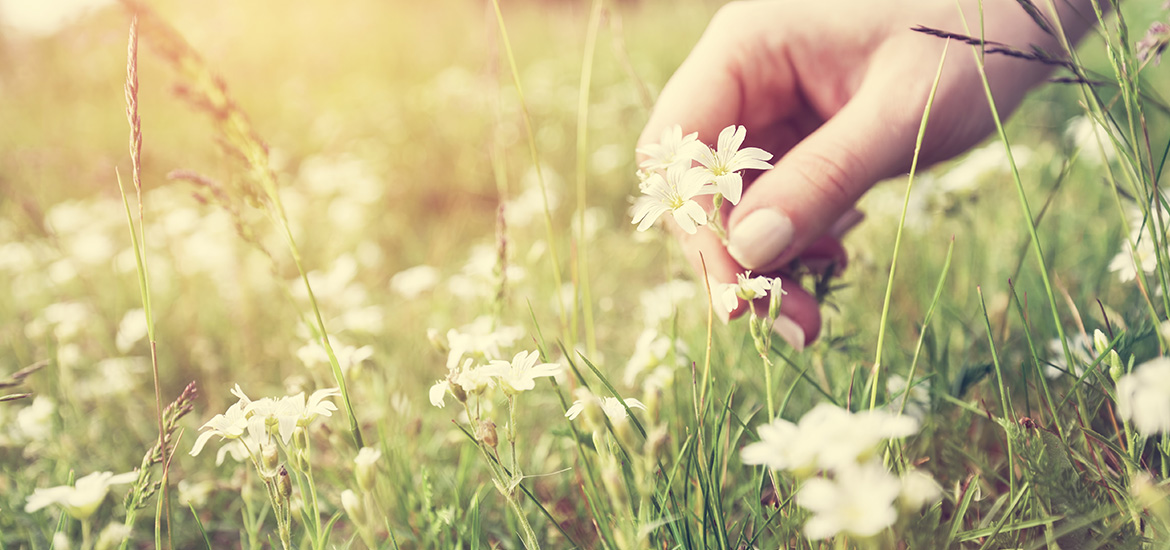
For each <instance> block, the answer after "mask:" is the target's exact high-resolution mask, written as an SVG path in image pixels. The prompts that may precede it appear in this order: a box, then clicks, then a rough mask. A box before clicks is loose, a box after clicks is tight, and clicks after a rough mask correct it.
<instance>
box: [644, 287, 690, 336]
mask: <svg viewBox="0 0 1170 550" xmlns="http://www.w3.org/2000/svg"><path fill="white" fill-rule="evenodd" d="M696 288H697V287H696V285H695V283H693V282H691V281H683V280H671V281H667V282H665V283H662V284H660V285H658V286H656V287H654V288H652V289H650V290H643V291H642V294H641V295H640V296H639V298H638V301H639V302H640V303H641V304H642V310H643V312H644V314H643V315H644V317H643V320H644V321H645V323H646V326H647V327H656V326H659V323H661V322H663V321H666V320H669V319H670V318H671V317H673V316H674V312H675V309H676V308H677V307H678V306H679V305H680V304H684V303H686V302H687V301H689V300H692V299H693V298H694V297H695V295H696Z"/></svg>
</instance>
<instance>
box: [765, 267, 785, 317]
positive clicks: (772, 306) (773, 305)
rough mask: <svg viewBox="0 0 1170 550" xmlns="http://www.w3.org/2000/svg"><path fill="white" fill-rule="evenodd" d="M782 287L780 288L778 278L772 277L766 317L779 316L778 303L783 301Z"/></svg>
mask: <svg viewBox="0 0 1170 550" xmlns="http://www.w3.org/2000/svg"><path fill="white" fill-rule="evenodd" d="M785 294H787V292H784V289H782V288H780V278H779V277H777V278H775V279H772V293H771V295H769V296H768V318H769V319H778V318H779V317H780V304H781V303H782V302H783V301H784V295H785Z"/></svg>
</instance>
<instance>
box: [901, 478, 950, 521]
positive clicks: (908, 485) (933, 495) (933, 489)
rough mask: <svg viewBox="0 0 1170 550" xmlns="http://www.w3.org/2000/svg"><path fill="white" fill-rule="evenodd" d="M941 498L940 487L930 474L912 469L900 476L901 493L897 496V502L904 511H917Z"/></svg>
mask: <svg viewBox="0 0 1170 550" xmlns="http://www.w3.org/2000/svg"><path fill="white" fill-rule="evenodd" d="M941 496H942V487H939V485H938V482H937V481H935V480H934V478H933V477H931V476H930V474H928V473H926V472H923V471H922V470H918V469H913V470H910V471H909V472H906V474H905V475H903V476H902V491H901V492H900V493H899V494H898V502H899V503H900V504H901V505H902V507H903V508H904V509H906V510H914V511H917V510H919V509H921V508H922V507H923V506H927V505H930V504H933V503H935V502H937V501H938V499H939V497H941Z"/></svg>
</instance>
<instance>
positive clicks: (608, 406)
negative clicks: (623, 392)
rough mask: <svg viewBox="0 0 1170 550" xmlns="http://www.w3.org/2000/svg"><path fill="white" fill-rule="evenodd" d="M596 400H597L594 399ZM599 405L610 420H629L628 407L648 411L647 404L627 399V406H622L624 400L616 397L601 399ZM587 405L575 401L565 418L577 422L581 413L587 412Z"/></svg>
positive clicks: (566, 412) (581, 401) (580, 401)
mask: <svg viewBox="0 0 1170 550" xmlns="http://www.w3.org/2000/svg"><path fill="white" fill-rule="evenodd" d="M594 399H597V398H596V397H594ZM597 403H598V404H599V405H600V406H601V410H602V411H603V412H605V416H608V417H609V419H610V420H622V419H625V418H629V414H627V413H626V407H629V408H631V409H642V410H646V404H645V403H642V402H641V401H638V400H637V399H634V398H630V399H626V400H625V405H623V404H622V400H620V399H618V398H616V397H606V398H605V399H600V400H599V401H598V402H597ZM586 405H587V403H586V402H585V401H584V400H583V399H578V400H576V401H574V402H573V406H571V407H569V410H567V411H565V418H568V419H569V420H576V419H577V417H578V416H580V415H581V412H582V411H584V410H585V407H586Z"/></svg>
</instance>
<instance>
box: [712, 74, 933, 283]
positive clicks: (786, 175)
mask: <svg viewBox="0 0 1170 550" xmlns="http://www.w3.org/2000/svg"><path fill="white" fill-rule="evenodd" d="M865 88H866V86H864V85H863V87H862V89H859V90H858V93H857V94H856V95H854V96H853V98H852V99H850V101H849V102H848V103H846V104H845V105H844V106H843V107H842V108H841V110H839V111H838V112H837V113H836V114H835V115H834V116H833V117H832V118H830V119H829V120H828V121H827V122H825V123H824V124H823V125H821V127H820V128H818V129H817V130H816V131H814V132H813V133H812V134H810V135H809V136H808V137H807V138H805V139H804V140H802V141H801V142H800V143H798V144H797V145H796V146H795V147H793V148H792V149H791V150H790V151H789V152H788V153H787V154H785V155H784V156H783V157H781V158H780V159H779V160H778V161H776V164H775V166H774V167H773V168H772V169H771V170H768V171H767V172H764V173H763V174H761V175H760V176H759V178H757V179H756V180H755V182H753V183H752V185H751V186H750V187H749V188H748V189H747V190H745V191H744V195H743V198H742V200H741V201H740V203H739V204H738V205H737V206H736V207H735V208H734V210H732V212H731V215H730V217H729V219H728V226H729V242H728V246H727V250H728V252H729V253H730V254H731V256H732V257H733V258H735V260H736V261H738V262H739V263H740V264H741V265H743V266H744V267H745V268H748V269H753V270H757V271H769V270H774V269H779V268H780V267H782V266H784V265H786V264H787V263H788V262H790V261H792V260H793V259H794V258H796V257H797V256H798V255H799V254H800V252H801V251H802V250H804V249H805V248H806V247H808V246H809V245H811V244H812V243H813V242H815V241H816V240H817V239H818V238H819V237H821V236H822V235H823V234H824V233H825V232H826V231H828V230H829V229H830V228H831V227H832V226H833V224H834V223H835V222H836V221H837V220H838V219H839V218H841V217H842V216H843V215H846V214H847V213H848V212H849V211H850V210H851V209H852V208H853V204H854V203H855V202H857V199H858V198H860V197H861V195H862V194H863V193H865V191H867V190H868V189H869V188H870V187H872V186H873V184H874V183H876V182H877V181H878V180H880V179H882V178H884V177H889V176H891V175H893V174H896V173H898V172H899V171H900V170H902V167H903V166H905V165H908V161H909V157H910V151H911V148H912V145H913V137H914V135H916V130H915V128H914V122H912V121H914V120H915V118H914V115H912V114H910V111H912V109H907V111H906V112H905V113H897V112H895V111H896V109H892V108H891V107H890V103H891V102H892V101H891V99H890V98H891V97H893V96H891V95H889V94H887V93H885V92H884V91H881V90H880V89H881V88H884V87H880V86H879V87H878V88H879V89H873V88H874V87H873V86H870V89H869V90H866V89H865Z"/></svg>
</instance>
